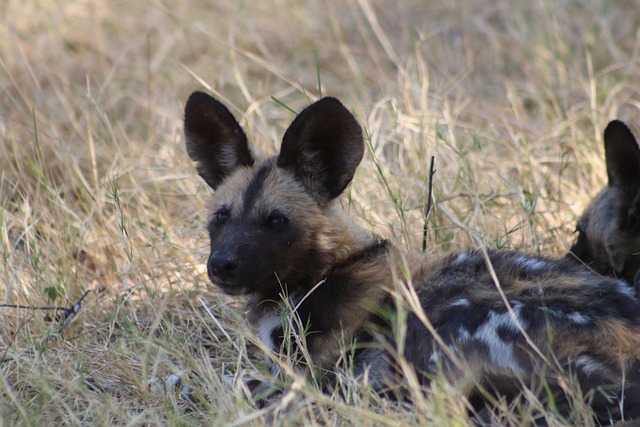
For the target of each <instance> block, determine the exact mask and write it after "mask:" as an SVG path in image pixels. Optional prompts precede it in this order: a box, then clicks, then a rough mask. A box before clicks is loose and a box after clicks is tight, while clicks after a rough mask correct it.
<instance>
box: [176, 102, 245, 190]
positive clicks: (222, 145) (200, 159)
mask: <svg viewBox="0 0 640 427" xmlns="http://www.w3.org/2000/svg"><path fill="white" fill-rule="evenodd" d="M184 135H185V138H186V145H187V153H189V157H191V160H193V161H194V162H195V163H196V169H197V170H198V173H199V174H200V176H201V177H202V178H203V179H204V180H205V181H206V183H207V184H209V186H210V187H211V188H213V189H215V188H216V187H217V186H218V185H220V183H221V182H222V181H223V180H224V179H225V178H226V177H227V176H229V175H230V174H231V173H232V172H233V171H234V170H235V169H236V168H238V167H240V166H252V165H253V157H252V156H251V151H250V150H249V145H248V144H247V136H246V135H245V133H244V131H243V130H242V128H241V127H240V124H239V123H238V122H237V121H236V119H235V118H234V117H233V114H231V112H230V111H229V110H228V109H227V107H225V106H224V105H222V103H221V102H220V101H218V100H216V99H214V98H212V97H211V96H209V95H207V94H206V93H203V92H194V93H192V94H191V96H190V97H189V100H188V101H187V105H186V106H185V107H184Z"/></svg>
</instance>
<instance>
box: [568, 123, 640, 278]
mask: <svg viewBox="0 0 640 427" xmlns="http://www.w3.org/2000/svg"><path fill="white" fill-rule="evenodd" d="M604 152H605V160H606V165H607V175H608V179H609V182H608V184H607V186H606V187H604V188H603V189H602V190H601V191H600V193H598V195H596V196H595V197H594V199H593V201H592V202H591V203H590V204H589V206H588V207H587V209H586V210H585V211H584V213H583V214H582V216H581V218H580V220H579V221H578V224H577V226H576V231H577V232H578V238H577V239H576V242H575V244H574V245H573V246H572V247H571V249H570V253H569V255H568V256H569V257H570V258H571V257H574V258H577V259H578V260H579V261H581V262H583V263H584V264H585V265H587V266H588V267H590V268H592V269H594V270H595V271H596V272H598V273H600V274H604V275H609V276H614V277H619V278H622V279H624V280H626V281H627V282H628V283H634V279H635V278H636V274H637V273H638V271H640V148H639V147H638V143H637V142H636V140H635V138H634V137H633V134H632V133H631V131H630V130H629V128H628V127H627V126H626V125H625V124H624V123H622V122H621V121H618V120H614V121H612V122H610V123H609V124H608V125H607V128H606V129H605V131H604Z"/></svg>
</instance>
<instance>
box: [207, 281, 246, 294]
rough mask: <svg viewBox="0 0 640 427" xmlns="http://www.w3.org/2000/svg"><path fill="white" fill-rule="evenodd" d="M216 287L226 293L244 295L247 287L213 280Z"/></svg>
mask: <svg viewBox="0 0 640 427" xmlns="http://www.w3.org/2000/svg"><path fill="white" fill-rule="evenodd" d="M213 283H214V284H215V285H216V286H217V288H218V289H220V290H221V291H222V292H223V293H225V294H226V295H244V294H246V293H247V288H246V287H244V286H238V285H236V284H231V283H225V282H221V281H219V280H218V281H215V282H213Z"/></svg>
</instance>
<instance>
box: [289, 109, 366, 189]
mask: <svg viewBox="0 0 640 427" xmlns="http://www.w3.org/2000/svg"><path fill="white" fill-rule="evenodd" d="M363 154H364V144H363V140H362V128H361V127H360V125H359V124H358V122H357V121H356V119H355V117H353V115H352V114H351V113H350V112H349V110H347V109H346V108H345V107H344V105H342V104H341V103H340V101H338V100H337V99H335V98H330V97H326V98H322V99H320V100H319V101H317V102H315V103H313V104H311V105H310V106H308V107H307V108H305V109H304V110H303V111H302V112H301V113H300V114H298V116H297V117H296V118H295V119H294V120H293V123H291V126H289V128H288V129H287V131H286V132H285V134H284V137H283V139H282V148H281V149H280V155H279V156H278V167H280V168H282V169H285V170H289V171H291V172H293V174H294V175H295V176H296V177H297V178H298V179H299V180H300V181H301V182H302V184H303V185H304V186H305V187H306V188H307V189H308V190H309V191H310V192H311V193H313V194H314V196H315V197H316V198H318V200H320V201H328V200H331V199H333V198H335V197H337V196H339V195H340V193H342V192H343V191H344V189H345V188H346V186H347V185H348V184H349V182H351V180H352V179H353V175H354V173H355V170H356V168H357V167H358V164H360V161H361V160H362V156H363Z"/></svg>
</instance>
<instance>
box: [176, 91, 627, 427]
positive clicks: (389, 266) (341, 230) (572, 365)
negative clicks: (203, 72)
mask: <svg viewBox="0 0 640 427" xmlns="http://www.w3.org/2000/svg"><path fill="white" fill-rule="evenodd" d="M184 130H185V136H186V146H187V151H188V154H189V156H190V157H191V159H192V160H193V161H194V162H195V164H196V168H197V170H198V173H199V174H200V176H201V177H202V178H203V179H204V180H205V181H206V183H207V184H208V185H209V186H210V187H211V188H212V189H213V190H214V193H213V196H212V200H211V206H212V212H211V217H210V220H209V224H208V232H209V236H210V240H211V248H210V250H211V252H210V255H209V258H208V261H207V268H208V275H209V278H210V280H211V281H212V282H213V283H214V284H215V285H217V287H218V288H219V289H220V290H221V291H222V292H224V293H226V294H229V295H243V296H245V297H246V303H247V312H246V318H247V321H248V323H249V324H250V325H251V327H252V328H253V329H254V330H255V332H256V334H257V335H258V336H259V337H260V339H261V340H262V342H263V343H264V344H265V346H266V347H268V348H269V349H270V350H271V351H272V353H273V355H274V357H286V356H285V352H286V351H287V347H288V351H290V357H291V358H292V359H294V358H296V355H299V354H300V353H304V354H306V355H308V357H307V358H306V359H304V358H303V360H301V361H298V362H296V361H292V362H291V363H297V364H299V366H308V365H309V364H312V365H313V366H314V367H315V368H317V369H320V370H322V371H326V372H335V371H336V370H340V369H342V368H343V366H341V364H342V362H343V361H345V360H346V359H348V357H347V356H346V355H349V354H352V355H353V366H354V369H355V372H356V373H357V374H358V375H360V376H361V377H362V378H363V379H365V380H367V381H369V382H370V383H372V384H373V385H374V386H375V387H376V388H377V389H378V390H383V389H384V388H385V387H388V386H390V385H392V384H393V383H394V382H395V381H397V378H398V376H399V375H400V372H399V371H398V364H396V363H395V361H396V360H398V359H397V355H394V354H392V353H393V351H392V350H390V348H401V349H403V351H402V353H401V354H400V355H399V357H403V358H405V359H406V361H408V362H409V366H411V367H412V368H413V370H414V371H415V373H416V375H418V378H419V379H420V381H421V384H422V385H424V386H425V387H426V386H428V385H429V383H430V381H431V379H432V378H433V376H434V375H436V374H442V375H444V376H445V378H447V379H448V380H449V381H451V382H452V383H453V384H455V385H456V386H457V387H459V389H461V390H462V391H463V392H465V393H467V394H468V395H469V396H472V395H473V394H475V393H477V392H478V390H481V389H482V390H488V391H490V392H491V393H492V394H494V395H498V396H506V397H513V396H516V395H517V394H518V393H519V392H520V390H522V387H523V386H525V387H527V388H530V389H532V390H539V389H540V387H542V386H543V384H544V385H545V386H546V385H549V386H550V387H551V389H552V390H553V391H554V392H555V393H556V397H558V396H560V398H561V395H562V392H561V383H562V382H563V381H564V380H566V379H567V378H575V380H576V381H577V383H578V384H579V386H580V387H581V389H582V390H583V391H584V393H585V396H588V401H589V404H590V405H591V407H592V408H593V410H594V411H595V414H596V415H597V416H598V418H599V419H601V420H603V422H608V421H610V420H612V419H616V418H617V419H620V418H622V417H623V415H622V413H621V411H624V417H625V418H633V417H638V416H640V304H639V303H638V301H637V300H636V298H635V296H634V293H633V292H632V290H631V289H630V288H629V287H628V286H627V285H626V284H625V283H624V282H623V281H620V280H616V279H614V278H609V277H600V276H598V275H596V274H594V273H592V272H590V271H589V270H588V269H585V268H584V267H582V266H581V265H579V264H578V263H574V262H571V261H569V260H551V259H547V258H544V257H538V256H531V255H527V254H523V253H519V252H514V251H493V250H480V249H477V250H470V251H463V252H457V253H451V254H447V255H444V256H433V257H432V256H424V255H421V254H417V255H412V254H402V253H401V252H400V251H398V250H397V249H396V248H394V247H393V245H391V244H390V243H389V242H388V241H386V240H384V239H381V238H379V237H376V236H372V235H371V234H369V233H368V232H366V231H365V230H363V229H362V228H361V227H360V226H358V225H356V224H355V223H354V222H353V221H352V219H351V218H349V216H348V215H347V214H346V213H345V212H344V211H343V210H342V208H341V206H340V203H339V201H338V196H339V195H340V194H341V193H342V192H343V191H344V190H345V188H346V187H347V185H348V184H349V182H350V181H351V180H352V178H353V176H354V173H355V170H356V168H357V166H358V164H359V163H360V161H361V159H362V157H363V152H364V144H363V137H362V130H361V128H360V125H359V124H358V122H357V121H356V119H355V118H354V117H353V115H352V114H351V113H350V112H349V111H348V110H347V109H346V108H345V107H344V106H343V105H342V104H341V103H340V102H339V101H338V100H336V99H334V98H328V97H327V98H322V99H320V100H319V101H317V102H315V103H313V104H311V105H310V106H308V107H307V108H305V109H304V110H303V111H302V112H300V113H299V114H298V115H297V117H296V118H295V119H294V120H293V122H292V123H291V125H290V126H289V128H288V129H287V130H286V132H285V133H284V136H283V139H282V145H281V148H280V152H279V153H278V154H277V155H276V156H270V157H258V156H255V155H254V153H252V151H251V150H250V148H249V144H248V141H247V137H246V135H245V133H244V131H243V130H242V128H241V126H240V125H239V124H238V122H237V121H236V119H235V118H234V117H233V115H232V114H231V112H230V111H229V110H228V109H227V108H226V107H225V106H224V105H223V104H221V103H220V102H219V101H217V100H215V99H214V98H212V97H210V96H209V95H207V94H204V93H201V92H195V93H193V94H192V95H191V96H190V98H189V100H188V101H187V104H186V107H185V119H184ZM399 289H400V290H404V295H405V298H404V299H402V301H400V302H398V298H397V294H398V292H399ZM412 296H413V299H412ZM411 301H413V302H415V301H418V304H417V306H416V304H413V305H412V303H411ZM406 307H409V309H408V312H407V317H406V322H404V323H403V326H404V328H405V329H404V333H403V334H401V336H403V337H404V339H403V342H398V341H399V340H400V337H399V336H394V335H393V332H394V331H396V330H399V329H398V325H397V324H395V323H394V318H395V317H397V316H394V313H398V310H402V309H404V308H406ZM292 333H295V334H297V335H298V336H299V337H300V338H301V339H300V340H298V341H296V342H293V341H292V340H291V334H292ZM290 342H291V343H292V344H290V345H287V343H290ZM291 346H293V347H294V349H293V351H292V350H291ZM298 359H299V358H298ZM309 359H310V360H309ZM329 377H330V375H329Z"/></svg>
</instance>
